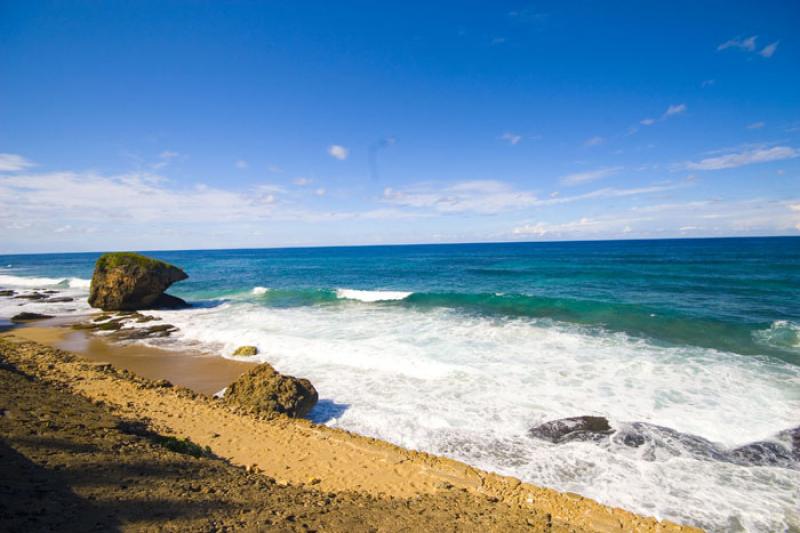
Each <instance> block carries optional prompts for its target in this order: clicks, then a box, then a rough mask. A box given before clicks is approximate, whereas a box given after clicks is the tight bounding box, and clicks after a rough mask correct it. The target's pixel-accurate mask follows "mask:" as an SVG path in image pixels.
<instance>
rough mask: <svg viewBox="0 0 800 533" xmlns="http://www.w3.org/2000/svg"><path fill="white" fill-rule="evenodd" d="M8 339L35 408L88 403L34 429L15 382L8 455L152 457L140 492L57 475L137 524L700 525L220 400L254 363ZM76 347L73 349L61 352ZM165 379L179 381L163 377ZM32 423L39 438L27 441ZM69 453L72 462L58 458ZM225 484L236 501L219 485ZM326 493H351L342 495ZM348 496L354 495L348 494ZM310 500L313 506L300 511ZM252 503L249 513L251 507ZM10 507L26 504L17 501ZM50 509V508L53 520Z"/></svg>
mask: <svg viewBox="0 0 800 533" xmlns="http://www.w3.org/2000/svg"><path fill="white" fill-rule="evenodd" d="M2 337H3V338H2V339H0V353H1V355H2V360H3V376H4V380H5V381H8V382H12V381H14V380H17V381H19V379H20V376H22V377H23V378H24V379H25V380H28V381H27V382H26V383H31V385H30V386H29V387H23V388H25V390H26V391H27V392H26V394H27V396H25V397H24V398H27V399H28V400H29V401H30V402H32V405H35V404H37V402H38V401H39V399H41V401H42V402H45V403H46V402H47V401H52V402H56V403H58V402H62V401H64V402H67V401H68V402H77V403H79V404H81V406H82V407H80V409H78V408H76V410H75V411H72V410H64V411H60V410H59V411H58V412H55V411H53V412H52V413H51V415H52V416H45V417H42V416H39V415H38V414H37V413H38V411H37V410H36V409H32V410H31V411H30V412H29V413H28V414H27V415H25V416H27V417H29V418H31V417H32V418H34V419H36V424H40V425H41V424H45V427H46V428H47V430H46V431H45V430H42V431H39V430H38V429H33V427H32V426H31V422H30V420H28V419H26V420H25V421H23V420H22V419H21V418H19V417H18V416H17V415H16V414H13V413H20V416H21V413H23V412H25V411H26V407H25V404H24V403H19V401H18V400H16V399H14V401H12V398H15V396H14V393H10V392H9V387H3V389H4V390H5V393H4V396H5V397H4V400H3V405H2V407H3V409H4V412H5V413H6V415H5V416H3V417H2V418H0V420H2V423H3V424H4V434H5V435H7V436H8V437H7V442H6V448H8V449H7V453H10V454H11V455H12V456H14V457H17V458H18V459H19V461H20V462H22V463H26V464H28V466H29V467H30V468H33V469H36V470H37V471H38V472H39V473H40V474H41V476H42V477H43V478H48V476H49V473H50V472H51V471H57V472H64V469H65V468H66V470H67V471H71V470H70V469H71V468H76V464H77V463H78V462H79V461H85V460H88V459H87V458H86V457H84V455H85V454H78V453H72V452H70V451H69V450H71V449H72V448H71V447H66V445H65V447H64V448H63V450H61V451H60V452H59V453H58V460H57V461H53V460H52V459H51V456H52V453H50V452H46V451H45V449H44V448H43V446H44V444H45V443H46V442H50V443H52V442H54V440H53V439H61V440H62V441H64V442H66V440H69V439H70V438H81V439H90V440H91V439H97V440H98V442H97V443H92V444H91V446H93V450H94V451H93V452H92V453H94V454H97V457H94V458H93V460H96V461H98V462H99V463H103V462H107V463H108V464H109V465H111V464H114V468H117V469H120V470H121V471H122V472H121V473H120V474H119V476H117V479H123V478H126V477H128V476H133V475H135V474H133V473H131V472H132V470H131V471H128V470H127V469H128V468H130V469H133V470H135V469H136V468H141V465H142V464H145V463H147V464H148V465H151V464H152V470H150V471H149V477H148V480H149V481H148V483H146V484H144V485H137V489H136V491H134V492H132V493H131V492H126V491H122V493H119V491H116V492H114V491H112V492H106V491H105V490H100V487H101V486H102V485H103V483H104V482H108V483H111V484H115V483H117V482H116V481H115V482H113V483H112V482H111V481H110V480H105V481H104V480H103V479H95V480H94V481H93V482H92V483H85V484H81V483H80V482H78V481H77V480H75V479H73V478H70V476H66V477H65V476H63V475H61V474H59V479H60V480H61V481H62V482H63V483H65V484H66V486H68V487H69V488H70V490H72V491H73V492H74V493H75V497H74V498H75V500H76V501H75V502H73V504H74V508H75V509H79V508H81V507H82V506H85V505H89V507H92V506H95V505H97V503H98V502H100V503H101V504H102V505H101V508H102V513H104V515H103V516H104V517H105V518H104V519H108V520H111V522H107V523H114V524H116V525H118V526H125V527H128V526H129V527H131V528H133V529H140V528H147V527H153V528H156V527H157V528H161V527H166V528H173V529H184V528H189V529H191V528H195V529H209V525H210V524H212V523H213V524H231V525H233V524H236V525H238V526H239V527H243V526H248V527H258V528H265V527H270V526H271V527H275V528H277V529H308V528H310V529H317V528H319V529H324V530H333V531H340V530H345V529H350V530H354V531H362V530H363V531H367V530H381V531H383V530H385V531H398V530H476V529H479V530H492V531H511V530H523V529H528V530H531V529H532V530H537V531H551V530H552V531H680V530H686V531H688V530H691V528H685V527H681V526H678V525H675V524H672V523H670V522H658V521H657V520H655V519H653V518H647V517H640V516H637V515H635V514H633V513H630V512H627V511H624V510H620V509H613V508H609V507H606V506H603V505H601V504H598V503H596V502H594V501H592V500H590V499H587V498H583V497H581V496H578V495H575V494H569V493H559V492H556V491H553V490H550V489H545V488H541V487H536V486H533V485H530V484H526V483H521V482H520V481H519V480H517V479H514V478H511V477H504V476H499V475H495V474H492V473H488V472H483V471H480V470H478V469H475V468H472V467H470V466H468V465H465V464H463V463H460V462H457V461H453V460H450V459H445V458H440V457H436V456H433V455H430V454H426V453H422V452H415V451H410V450H405V449H403V448H400V447H398V446H394V445H391V444H389V443H386V442H382V441H379V440H376V439H372V438H367V437H362V436H359V435H355V434H352V433H348V432H345V431H342V430H337V429H332V428H328V427H325V426H320V425H315V424H313V423H311V422H309V421H306V420H302V419H299V420H296V419H289V418H285V417H279V418H275V419H271V420H265V419H260V418H258V417H256V416H253V415H252V414H248V413H244V412H240V411H238V410H237V409H236V408H231V407H230V406H227V405H225V404H223V403H222V402H220V401H218V400H215V399H213V398H211V397H210V396H209V394H210V393H212V392H214V391H216V390H219V389H220V388H222V387H224V386H225V385H226V382H230V381H231V380H232V379H234V378H235V377H236V376H237V375H238V374H239V373H241V372H243V371H244V370H246V369H247V368H248V367H249V366H250V365H248V364H247V363H240V362H236V361H229V360H225V359H222V358H220V357H211V356H207V355H201V354H187V353H183V354H180V353H174V352H165V351H163V350H156V349H151V348H143V347H140V346H133V345H130V346H117V345H113V344H109V343H107V342H106V341H105V340H103V339H99V338H97V337H93V336H91V335H89V334H87V333H84V332H75V331H72V330H70V329H68V328H65V327H27V328H17V329H14V330H12V331H9V332H6V333H5V334H3V336H2ZM64 348H68V349H69V350H70V351H69V352H67V351H63V349H64ZM164 379H166V380H168V381H169V382H171V384H167V383H165V382H163V381H158V380H164ZM9 394H11V396H9ZM47 398H50V400H47ZM58 398H62V399H58ZM67 398H68V399H69V400H67ZM86 400H88V402H86ZM76 405H77V404H76ZM83 409H85V410H88V411H91V412H92V413H95V414H94V415H92V416H95V415H96V416H98V417H101V418H103V417H106V418H103V419H104V420H105V419H108V420H113V422H108V425H107V427H106V426H104V428H105V429H104V430H103V434H102V435H98V434H97V433H96V432H88V433H86V434H85V435H84V434H83V433H81V434H77V433H75V432H74V431H72V429H74V425H75V424H78V423H79V419H82V418H83V416H84V415H83V414H81V413H80V411H81V410H83ZM8 413H12V416H9V415H8ZM37 416H38V418H37ZM56 419H57V420H56ZM43 421H47V422H46V423H45V422H43ZM121 421H125V422H124V423H123V422H121ZM131 423H135V424H138V425H139V426H142V427H144V428H145V429H146V431H145V430H142V431H139V433H142V434H146V435H151V437H152V435H158V436H159V438H170V439H178V441H183V440H184V439H188V441H190V442H191V443H193V445H196V447H197V449H199V450H203V449H207V450H210V453H209V455H207V456H206V455H203V456H201V457H188V458H187V457H186V456H185V455H180V454H175V453H172V452H167V451H165V450H163V449H162V448H159V447H158V446H156V445H154V444H153V442H154V441H153V439H152V438H150V440H147V438H145V437H141V435H139V436H136V435H134V436H131V435H129V434H125V432H124V431H122V434H120V431H121V430H120V429H119V428H120V427H126V426H125V424H131ZM37 427H39V426H37ZM137 427H138V426H137ZM71 428H72V429H71ZM26 431H31V432H32V435H33V436H31V437H25V438H22V436H21V435H22V434H24V433H25V432H26ZM70 431H72V433H70ZM112 434H113V436H111V435H112ZM134 437H135V438H136V439H139V440H141V439H142V438H143V439H144V440H145V441H147V442H144V443H143V444H141V445H142V446H144V447H145V448H146V450H145V449H144V448H142V449H139V448H135V453H136V454H141V455H140V456H137V457H139V459H140V461H139V462H137V463H136V464H137V465H138V466H136V465H133V464H128V463H127V462H125V461H122V462H118V461H117V460H116V459H114V458H113V456H112V455H109V454H108V452H107V451H106V452H102V453H101V448H103V446H105V445H106V444H109V442H111V441H114V439H117V438H119V439H122V440H123V441H126V442H127V440H126V439H128V440H129V439H131V438H134ZM104 443H105V444H104ZM112 444H113V442H112ZM70 446H72V445H70ZM114 446H118V444H113V446H112V447H114ZM126 446H128V445H126ZM128 447H129V446H128ZM115 449H116V448H115ZM125 449H128V448H125ZM104 454H105V455H104ZM165 454H167V455H169V457H166V455H165ZM173 460H174V461H184V462H187V461H188V462H189V463H191V464H192V465H193V467H194V468H197V469H199V470H201V471H202V472H203V474H202V475H200V476H196V475H194V474H192V475H188V474H183V473H182V472H184V471H183V470H181V469H177V470H176V468H177V467H176V466H175V463H172V462H170V461H173ZM59 461H61V462H63V463H64V465H66V466H64V465H62V466H58V464H59ZM164 461H167V462H170V465H171V466H170V467H169V468H166V467H164V469H163V470H162V469H161V466H158V465H162V464H163V463H164ZM54 475H55V474H54ZM243 480H250V481H243ZM43 482H44V481H43ZM163 483H169V484H176V485H180V486H182V485H183V484H191V485H192V486H195V487H200V489H198V490H201V494H203V495H204V496H203V497H198V498H199V499H198V498H194V499H192V498H190V501H186V500H185V499H184V498H183V496H182V495H181V494H182V493H181V494H178V493H169V494H160V495H159V491H158V487H162V489H163ZM248 483H249V485H248V487H249V488H248V489H247V490H244V489H240V488H237V489H236V490H235V491H233V492H234V493H235V494H234V495H231V494H230V493H228V492H224V491H225V489H224V487H230V486H232V485H233V486H236V487H241V486H242V484H245V485H247V484H248ZM123 484H124V483H123ZM5 485H6V486H4V487H3V490H4V491H12V490H14V487H13V483H10V482H9V481H6V482H5ZM219 485H222V487H223V489H220V490H223V492H224V493H225V494H226V498H216V497H214V496H213V494H214V493H213V492H212V493H211V494H209V493H208V490H210V489H213V488H214V487H215V486H219ZM254 487H255V488H254ZM117 488H118V487H117ZM214 490H217V489H214ZM328 494H336V495H339V496H338V498H335V499H331V498H330V497H329V496H327V495H328ZM342 495H346V496H345V497H344V500H342V499H341V498H342V497H343V496H342ZM227 496H230V497H227ZM161 497H169V498H173V499H175V500H176V501H181V502H182V503H181V505H186V506H192V505H196V506H197V507H196V509H195V510H194V511H192V512H191V513H182V512H179V511H177V510H175V512H172V513H169V512H167V513H166V514H165V515H163V516H160V517H156V516H145V514H143V513H141V512H138V511H137V512H134V511H133V510H132V507H133V506H132V505H131V504H132V503H133V502H132V499H135V500H136V501H156V500H158V499H159V498H161ZM233 500H236V503H233ZM301 500H302V502H301ZM90 501H91V502H92V503H91V504H90V503H89V502H90ZM289 501H291V503H287V502H289ZM18 503H19V502H18ZM298 506H300V507H301V508H302V509H301V511H297V510H296V507H298ZM23 507H24V506H23ZM243 507H244V508H247V510H248V511H247V512H244V511H242V509H243ZM92 508H93V509H95V510H97V508H96V507H92ZM3 512H4V513H12V514H13V512H15V511H13V510H10V509H9V508H6V509H4V511H3ZM19 512H22V511H19ZM97 512H100V511H97ZM270 513H271V514H270ZM276 513H277V514H276ZM23 515H24V513H23ZM23 515H14V516H15V517H17V518H15V519H18V520H20V522H17V523H19V524H20V525H22V524H28V522H25V520H27V518H24V516H27V515H24V516H23ZM47 516H49V515H48V513H45V515H44V518H42V520H47ZM300 517H302V520H301V519H300ZM28 518H30V519H31V520H32V519H33V518H31V517H28Z"/></svg>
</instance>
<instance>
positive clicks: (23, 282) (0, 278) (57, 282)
mask: <svg viewBox="0 0 800 533" xmlns="http://www.w3.org/2000/svg"><path fill="white" fill-rule="evenodd" d="M90 284H91V280H88V279H82V278H45V277H35V276H11V275H8V274H0V286H4V287H26V288H34V287H56V286H61V287H70V288H77V289H88V288H89V285H90Z"/></svg>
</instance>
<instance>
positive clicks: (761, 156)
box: [686, 146, 800, 170]
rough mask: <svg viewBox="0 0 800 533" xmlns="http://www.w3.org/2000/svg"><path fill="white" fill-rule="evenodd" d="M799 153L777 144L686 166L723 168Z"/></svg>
mask: <svg viewBox="0 0 800 533" xmlns="http://www.w3.org/2000/svg"><path fill="white" fill-rule="evenodd" d="M798 155H800V153H799V152H798V151H797V150H796V149H794V148H791V147H789V146H775V147H772V148H759V149H754V150H747V151H744V152H739V153H731V154H725V155H721V156H718V157H709V158H706V159H702V160H700V161H696V162H689V163H687V164H686V168H690V169H694V170H721V169H724V168H735V167H741V166H744V165H751V164H754V163H766V162H768V161H779V160H781V159H791V158H794V157H797V156H798Z"/></svg>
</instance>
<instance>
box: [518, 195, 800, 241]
mask: <svg viewBox="0 0 800 533" xmlns="http://www.w3.org/2000/svg"><path fill="white" fill-rule="evenodd" d="M798 230H800V203H798V200H797V199H793V200H787V201H776V200H769V199H764V198H755V199H751V200H736V201H724V200H702V201H689V202H683V203H680V202H676V203H670V204H654V205H642V206H635V207H632V208H630V209H627V210H622V211H620V210H619V209H614V210H613V211H610V212H607V213H602V212H601V213H599V214H596V215H592V216H583V217H581V218H578V219H576V220H568V221H566V222H562V221H547V220H538V221H535V222H528V221H525V222H522V223H519V224H518V225H517V226H515V227H513V228H512V229H511V230H510V232H509V236H510V237H511V238H518V239H543V240H556V239H594V238H604V239H605V238H614V237H616V238H620V237H622V238H625V237H627V238H631V237H637V238H643V237H644V238H647V237H669V236H673V237H674V236H680V235H696V236H720V235H764V234H787V233H789V234H791V233H795V232H797V231H798Z"/></svg>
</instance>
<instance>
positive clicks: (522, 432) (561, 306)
mask: <svg viewBox="0 0 800 533" xmlns="http://www.w3.org/2000/svg"><path fill="white" fill-rule="evenodd" d="M148 255H152V256H155V257H158V258H161V259H164V260H166V261H169V262H171V263H174V264H176V265H179V266H181V267H182V268H183V269H184V270H186V271H187V273H188V274H189V275H190V278H189V279H188V280H186V281H184V282H181V283H178V284H176V285H175V286H173V288H172V289H171V290H170V292H171V293H173V294H175V295H177V296H181V297H183V298H185V299H187V300H188V301H189V302H191V303H192V304H193V307H192V308H191V309H187V310H180V311H156V312H153V313H154V314H156V315H158V316H160V317H162V318H163V319H164V320H165V321H168V322H169V323H172V324H174V325H176V326H177V327H178V328H180V329H179V331H178V332H177V333H175V334H174V335H173V336H172V337H170V338H168V339H162V340H156V341H151V342H154V343H159V344H160V345H161V346H163V347H165V348H183V347H186V346H192V347H194V348H197V349H200V350H203V351H206V352H208V353H210V354H213V355H217V356H222V357H233V356H232V353H233V351H234V349H235V348H236V347H237V346H239V345H242V344H253V345H256V346H258V348H259V352H260V353H259V355H258V356H257V358H258V359H259V360H262V361H267V362H270V363H271V364H273V365H274V366H275V367H276V368H277V369H278V370H280V371H282V372H286V373H289V374H292V375H297V376H303V377H307V378H309V379H310V380H311V381H312V382H313V383H314V385H315V386H316V388H317V389H318V391H319V393H320V398H321V400H320V403H319V404H318V406H317V407H316V408H315V409H314V411H312V413H311V418H312V419H313V420H315V421H316V422H319V423H324V424H327V425H330V426H334V427H341V428H344V429H347V430H351V431H356V432H359V433H362V434H366V435H371V436H375V437H378V438H382V439H386V440H389V441H391V442H394V443H396V444H399V445H402V446H406V447H409V448H414V449H421V450H426V451H430V452H433V453H437V454H443V455H447V456H450V457H454V458H456V459H459V460H462V461H465V462H467V463H470V464H473V465H475V466H478V467H480V468H484V469H488V470H492V471H496V472H500V473H503V474H509V475H514V476H517V477H519V478H521V479H523V480H526V481H530V482H533V483H537V484H540V485H545V486H549V487H553V488H556V489H560V490H568V491H573V492H578V493H580V494H584V495H586V496H588V497H591V498H595V499H597V500H600V501H602V502H604V503H607V504H610V505H614V506H619V507H623V508H627V509H630V510H632V511H636V512H640V513H644V514H648V515H655V516H657V517H659V518H669V519H672V520H675V521H679V522H684V523H690V524H695V525H698V526H701V527H704V528H706V529H708V530H711V531H784V530H791V529H792V528H794V529H795V530H796V529H800V513H799V512H798V509H800V506H799V505H798V502H800V466H799V465H798V463H797V462H794V463H792V462H791V461H790V462H789V463H785V462H784V463H781V464H769V465H765V464H737V463H734V462H726V461H722V460H716V459H713V458H712V457H710V455H712V454H706V455H708V456H704V455H703V454H700V455H698V453H697V449H696V447H695V448H693V447H692V446H693V445H692V443H693V442H694V443H697V442H700V441H698V440H696V439H695V437H698V438H700V439H705V440H703V441H702V442H708V443H710V444H708V446H709V447H713V450H714V453H715V454H716V455H724V454H725V453H726V452H727V451H731V450H734V449H735V448H737V447H739V446H742V445H746V444H748V443H752V442H755V441H764V440H769V441H771V442H775V443H782V444H783V445H785V444H786V443H785V442H784V441H781V440H780V438H779V435H780V432H782V431H783V430H786V429H789V428H793V427H797V426H798V425H800V238H747V239H700V240H660V241H615V242H575V243H515V244H459V245H424V246H422V245H420V246H379V247H378V246H376V247H348V248H313V249H311V248H306V249H274V250H220V251H179V252H152V253H151V252H148ZM97 257H98V254H46V255H24V256H2V257H0V287H6V288H14V289H16V290H20V291H24V290H33V289H36V288H45V287H48V288H55V289H56V290H59V291H61V292H62V293H63V294H64V295H69V296H74V297H75V298H76V299H75V301H74V302H66V303H58V304H47V303H41V302H38V303H37V302H25V303H23V305H20V302H21V300H14V299H9V298H0V318H3V317H6V318H7V317H9V316H11V315H12V314H15V313H16V312H19V310H21V309H22V308H23V307H24V308H25V310H30V311H34V312H48V313H50V314H83V313H87V312H90V309H89V308H88V305H87V304H86V303H85V296H86V294H87V292H88V280H89V278H90V277H91V273H92V268H93V265H94V261H95V260H96V258H97ZM578 415H597V416H604V417H607V418H608V419H609V421H610V423H611V425H612V427H613V428H615V429H616V430H617V431H618V432H619V433H620V434H621V433H623V432H624V431H626V430H630V428H632V427H636V424H639V425H640V427H641V423H644V424H646V426H645V427H648V428H651V430H649V431H651V435H655V436H656V437H657V438H655V439H654V440H653V441H652V442H650V441H648V444H646V445H644V446H641V447H630V446H626V445H624V444H621V443H620V442H617V441H615V440H613V439H612V440H611V441H608V442H604V443H593V442H571V443H567V444H558V445H554V444H551V443H548V442H544V441H541V440H537V439H534V438H531V437H530V436H529V435H528V430H529V429H530V428H531V427H532V426H535V425H537V424H540V423H542V422H545V421H549V420H553V419H558V418H563V417H569V416H578ZM659 427H661V428H669V429H668V430H663V429H658V428H659ZM652 428H655V429H652ZM673 430H674V432H677V433H669V431H673ZM665 435H666V436H667V437H664V436H665ZM669 435H680V437H674V438H673V437H669ZM659 439H660V440H659ZM692 439H695V440H692ZM709 449H711V448H709Z"/></svg>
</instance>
